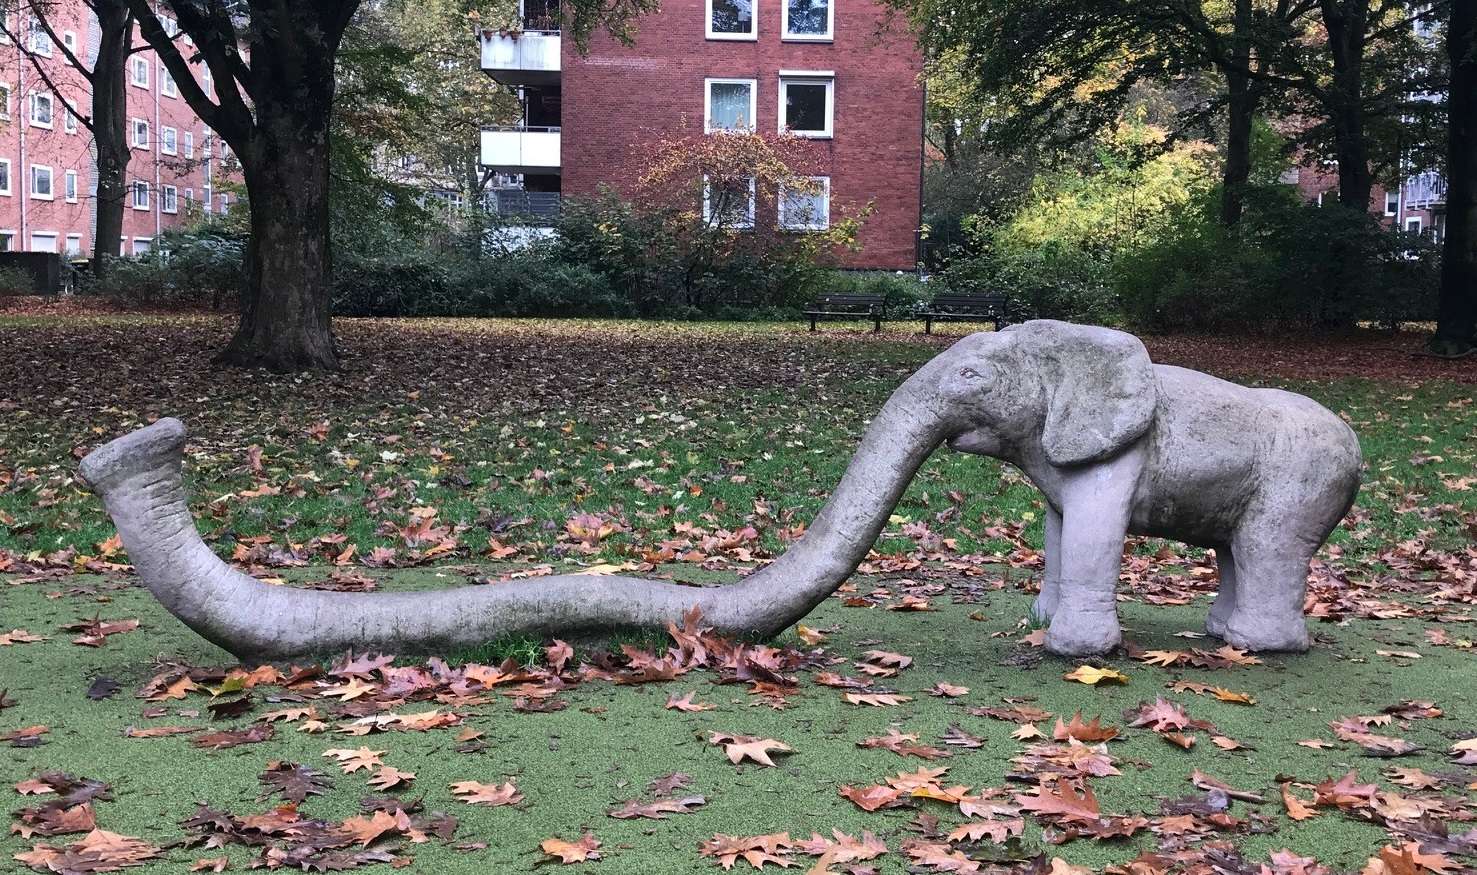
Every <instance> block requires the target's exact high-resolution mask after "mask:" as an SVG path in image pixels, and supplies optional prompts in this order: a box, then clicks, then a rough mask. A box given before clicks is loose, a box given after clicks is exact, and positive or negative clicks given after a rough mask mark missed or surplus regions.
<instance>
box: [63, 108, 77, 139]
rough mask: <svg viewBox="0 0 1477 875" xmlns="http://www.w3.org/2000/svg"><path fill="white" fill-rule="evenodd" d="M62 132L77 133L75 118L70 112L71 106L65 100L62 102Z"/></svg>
mask: <svg viewBox="0 0 1477 875" xmlns="http://www.w3.org/2000/svg"><path fill="white" fill-rule="evenodd" d="M62 130H64V131H66V132H67V133H69V134H75V133H77V116H76V114H74V113H73V112H72V105H71V104H70V103H67V102H66V101H65V100H63V101H62Z"/></svg>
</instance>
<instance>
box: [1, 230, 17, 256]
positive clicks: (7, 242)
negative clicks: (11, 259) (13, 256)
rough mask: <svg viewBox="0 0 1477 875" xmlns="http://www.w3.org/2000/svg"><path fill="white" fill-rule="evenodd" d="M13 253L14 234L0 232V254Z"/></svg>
mask: <svg viewBox="0 0 1477 875" xmlns="http://www.w3.org/2000/svg"><path fill="white" fill-rule="evenodd" d="M14 251H15V232H14V231H0V252H14Z"/></svg>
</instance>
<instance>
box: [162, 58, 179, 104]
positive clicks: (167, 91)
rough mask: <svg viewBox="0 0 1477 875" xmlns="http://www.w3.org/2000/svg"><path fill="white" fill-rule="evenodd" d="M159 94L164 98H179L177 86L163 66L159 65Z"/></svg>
mask: <svg viewBox="0 0 1477 875" xmlns="http://www.w3.org/2000/svg"><path fill="white" fill-rule="evenodd" d="M159 93H160V94H162V95H164V96H165V97H179V85H178V84H177V83H176V82H175V81H174V76H172V75H170V72H169V70H168V69H167V68H166V67H165V66H164V65H163V64H160V65H159Z"/></svg>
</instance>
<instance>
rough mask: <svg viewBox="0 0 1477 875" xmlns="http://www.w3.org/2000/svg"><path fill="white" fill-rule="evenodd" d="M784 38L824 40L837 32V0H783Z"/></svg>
mask: <svg viewBox="0 0 1477 875" xmlns="http://www.w3.org/2000/svg"><path fill="white" fill-rule="evenodd" d="M783 2H784V19H785V20H784V22H783V26H784V34H785V36H784V38H785V39H787V40H813V41H816V42H823V41H825V40H829V39H831V38H832V34H833V33H834V32H835V24H836V7H835V5H834V3H835V0H783Z"/></svg>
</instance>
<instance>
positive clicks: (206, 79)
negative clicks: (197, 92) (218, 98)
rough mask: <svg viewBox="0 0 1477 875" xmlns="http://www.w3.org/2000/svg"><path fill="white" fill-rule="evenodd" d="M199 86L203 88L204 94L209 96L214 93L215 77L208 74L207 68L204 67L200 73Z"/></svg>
mask: <svg viewBox="0 0 1477 875" xmlns="http://www.w3.org/2000/svg"><path fill="white" fill-rule="evenodd" d="M200 84H201V85H202V86H204V88H205V93H206V94H211V93H212V92H214V91H215V76H214V75H213V74H212V73H211V72H210V68H209V67H205V68H203V69H202V70H201V71H200Z"/></svg>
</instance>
